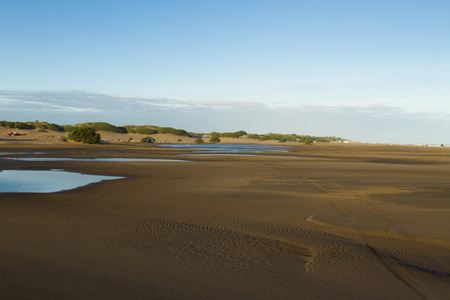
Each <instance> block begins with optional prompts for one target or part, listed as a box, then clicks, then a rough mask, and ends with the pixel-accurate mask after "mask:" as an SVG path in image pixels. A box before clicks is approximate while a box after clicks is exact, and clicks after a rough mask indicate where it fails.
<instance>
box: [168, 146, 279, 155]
mask: <svg viewBox="0 0 450 300" xmlns="http://www.w3.org/2000/svg"><path fill="white" fill-rule="evenodd" d="M160 147H166V148H179V149H194V150H198V151H199V152H209V153H223V154H226V153H229V154H233V153H261V152H287V151H286V150H284V147H283V146H273V145H242V144H236V145H220V144H212V145H198V144H197V145H195V144H194V145H193V144H165V145H161V146H160Z"/></svg>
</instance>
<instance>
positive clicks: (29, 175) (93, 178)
mask: <svg viewBox="0 0 450 300" xmlns="http://www.w3.org/2000/svg"><path fill="white" fill-rule="evenodd" d="M123 178H125V177H119V176H104V175H89V174H82V173H74V172H67V171H63V170H45V171H32V170H3V171H0V193H54V192H60V191H65V190H71V189H75V188H77V187H81V186H85V185H88V184H91V183H97V182H100V181H104V180H116V179H123Z"/></svg>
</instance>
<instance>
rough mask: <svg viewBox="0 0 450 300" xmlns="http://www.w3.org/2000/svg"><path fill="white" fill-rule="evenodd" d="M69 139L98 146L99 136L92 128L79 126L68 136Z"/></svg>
mask: <svg viewBox="0 0 450 300" xmlns="http://www.w3.org/2000/svg"><path fill="white" fill-rule="evenodd" d="M69 139H70V140H74V141H75V142H81V143H83V144H98V143H99V142H100V135H99V134H98V133H96V132H95V129H94V128H90V127H87V126H81V127H78V128H77V129H75V130H73V131H72V132H71V133H70V134H69Z"/></svg>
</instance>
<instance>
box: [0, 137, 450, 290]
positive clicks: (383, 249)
mask: <svg viewBox="0 0 450 300" xmlns="http://www.w3.org/2000/svg"><path fill="white" fill-rule="evenodd" d="M42 141H43V140H41V142H42ZM289 150H290V151H289V152H287V153H280V154H270V155H269V154H260V155H256V156H221V155H214V156H189V155H187V156H183V158H185V159H191V160H193V162H67V161H65V162H63V161H59V162H29V161H28V162H24V161H16V160H14V161H13V160H5V159H1V160H0V169H1V170H6V169H28V170H29V169H64V170H67V171H77V172H84V173H89V174H104V175H120V176H126V177H127V178H126V179H123V180H115V181H105V182H102V183H98V184H94V185H89V186H86V187H82V188H78V189H76V190H71V191H64V192H58V193H51V194H0V197H1V200H0V241H1V244H0V259H1V260H0V274H1V278H0V290H1V291H2V298H5V299H15V298H18V299H26V298H43V299H56V298H58V299H427V298H428V299H449V295H450V199H449V198H450V197H449V195H450V185H449V183H450V149H447V148H430V147H429V148H426V147H395V146H375V145H370V146H368V145H313V146H296V147H293V146H292V147H290V148H289ZM28 151H43V152H46V151H47V152H48V153H46V154H40V156H49V157H56V156H60V157H148V158H180V156H177V155H176V154H179V153H181V152H183V153H189V151H188V150H176V149H162V148H160V147H157V146H155V145H149V144H145V145H142V144H140V145H138V144H125V145H97V146H82V145H75V144H68V143H62V142H61V143H52V144H51V145H45V144H39V143H38V139H36V141H34V142H30V141H28V142H26V141H22V142H20V141H18V140H15V142H2V143H0V152H3V153H5V152H8V153H14V152H28ZM9 156H13V154H9ZM22 156H23V155H22Z"/></svg>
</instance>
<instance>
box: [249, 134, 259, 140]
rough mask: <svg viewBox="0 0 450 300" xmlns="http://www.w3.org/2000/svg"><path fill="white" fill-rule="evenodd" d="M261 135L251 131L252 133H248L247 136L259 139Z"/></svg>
mask: <svg viewBox="0 0 450 300" xmlns="http://www.w3.org/2000/svg"><path fill="white" fill-rule="evenodd" d="M260 137H261V136H260V135H259V134H256V133H251V134H249V135H247V138H248V139H253V140H257V139H259V138H260Z"/></svg>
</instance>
